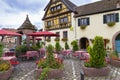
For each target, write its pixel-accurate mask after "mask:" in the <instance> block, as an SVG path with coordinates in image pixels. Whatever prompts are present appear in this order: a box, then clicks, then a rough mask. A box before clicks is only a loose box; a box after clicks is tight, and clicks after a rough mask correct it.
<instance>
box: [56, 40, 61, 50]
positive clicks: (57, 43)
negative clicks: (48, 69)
mask: <svg viewBox="0 0 120 80" xmlns="http://www.w3.org/2000/svg"><path fill="white" fill-rule="evenodd" d="M55 49H56V51H58V52H59V51H61V49H62V48H61V46H60V44H59V42H56V44H55Z"/></svg>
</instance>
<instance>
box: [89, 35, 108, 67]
mask: <svg viewBox="0 0 120 80" xmlns="http://www.w3.org/2000/svg"><path fill="white" fill-rule="evenodd" d="M88 53H89V54H90V66H91V67H95V68H101V67H104V66H105V56H106V51H105V49H104V40H103V38H102V37H100V36H96V37H95V39H94V43H93V47H90V46H89V47H88Z"/></svg>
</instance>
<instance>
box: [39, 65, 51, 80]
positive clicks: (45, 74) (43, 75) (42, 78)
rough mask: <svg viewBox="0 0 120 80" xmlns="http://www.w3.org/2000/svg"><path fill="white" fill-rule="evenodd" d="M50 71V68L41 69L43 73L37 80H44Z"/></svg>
mask: <svg viewBox="0 0 120 80" xmlns="http://www.w3.org/2000/svg"><path fill="white" fill-rule="evenodd" d="M49 71H50V68H49V67H48V68H44V69H43V72H42V73H41V75H40V79H39V80H44V79H45V77H47V73H48V72H49Z"/></svg>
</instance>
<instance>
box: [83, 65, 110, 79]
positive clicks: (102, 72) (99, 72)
mask: <svg viewBox="0 0 120 80" xmlns="http://www.w3.org/2000/svg"><path fill="white" fill-rule="evenodd" d="M83 71H84V75H85V76H89V77H97V76H107V75H109V73H110V71H111V69H110V67H102V68H93V67H83Z"/></svg>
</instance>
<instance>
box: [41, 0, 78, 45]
mask: <svg viewBox="0 0 120 80" xmlns="http://www.w3.org/2000/svg"><path fill="white" fill-rule="evenodd" d="M76 7H77V6H76V5H75V4H73V3H72V2H71V1H69V0H50V1H49V3H48V4H47V6H46V7H45V9H44V10H45V14H44V17H43V19H42V20H43V21H44V25H45V27H44V29H45V30H46V31H52V32H55V33H57V34H59V35H60V37H55V38H50V37H48V39H49V40H51V43H52V44H53V45H55V41H59V42H60V43H61V45H63V46H62V47H64V44H65V41H67V42H68V43H69V45H70V42H71V41H72V40H73V39H75V35H74V31H70V28H71V27H72V25H73V24H74V23H75V22H74V14H75V13H76V11H75V8H76Z"/></svg>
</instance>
